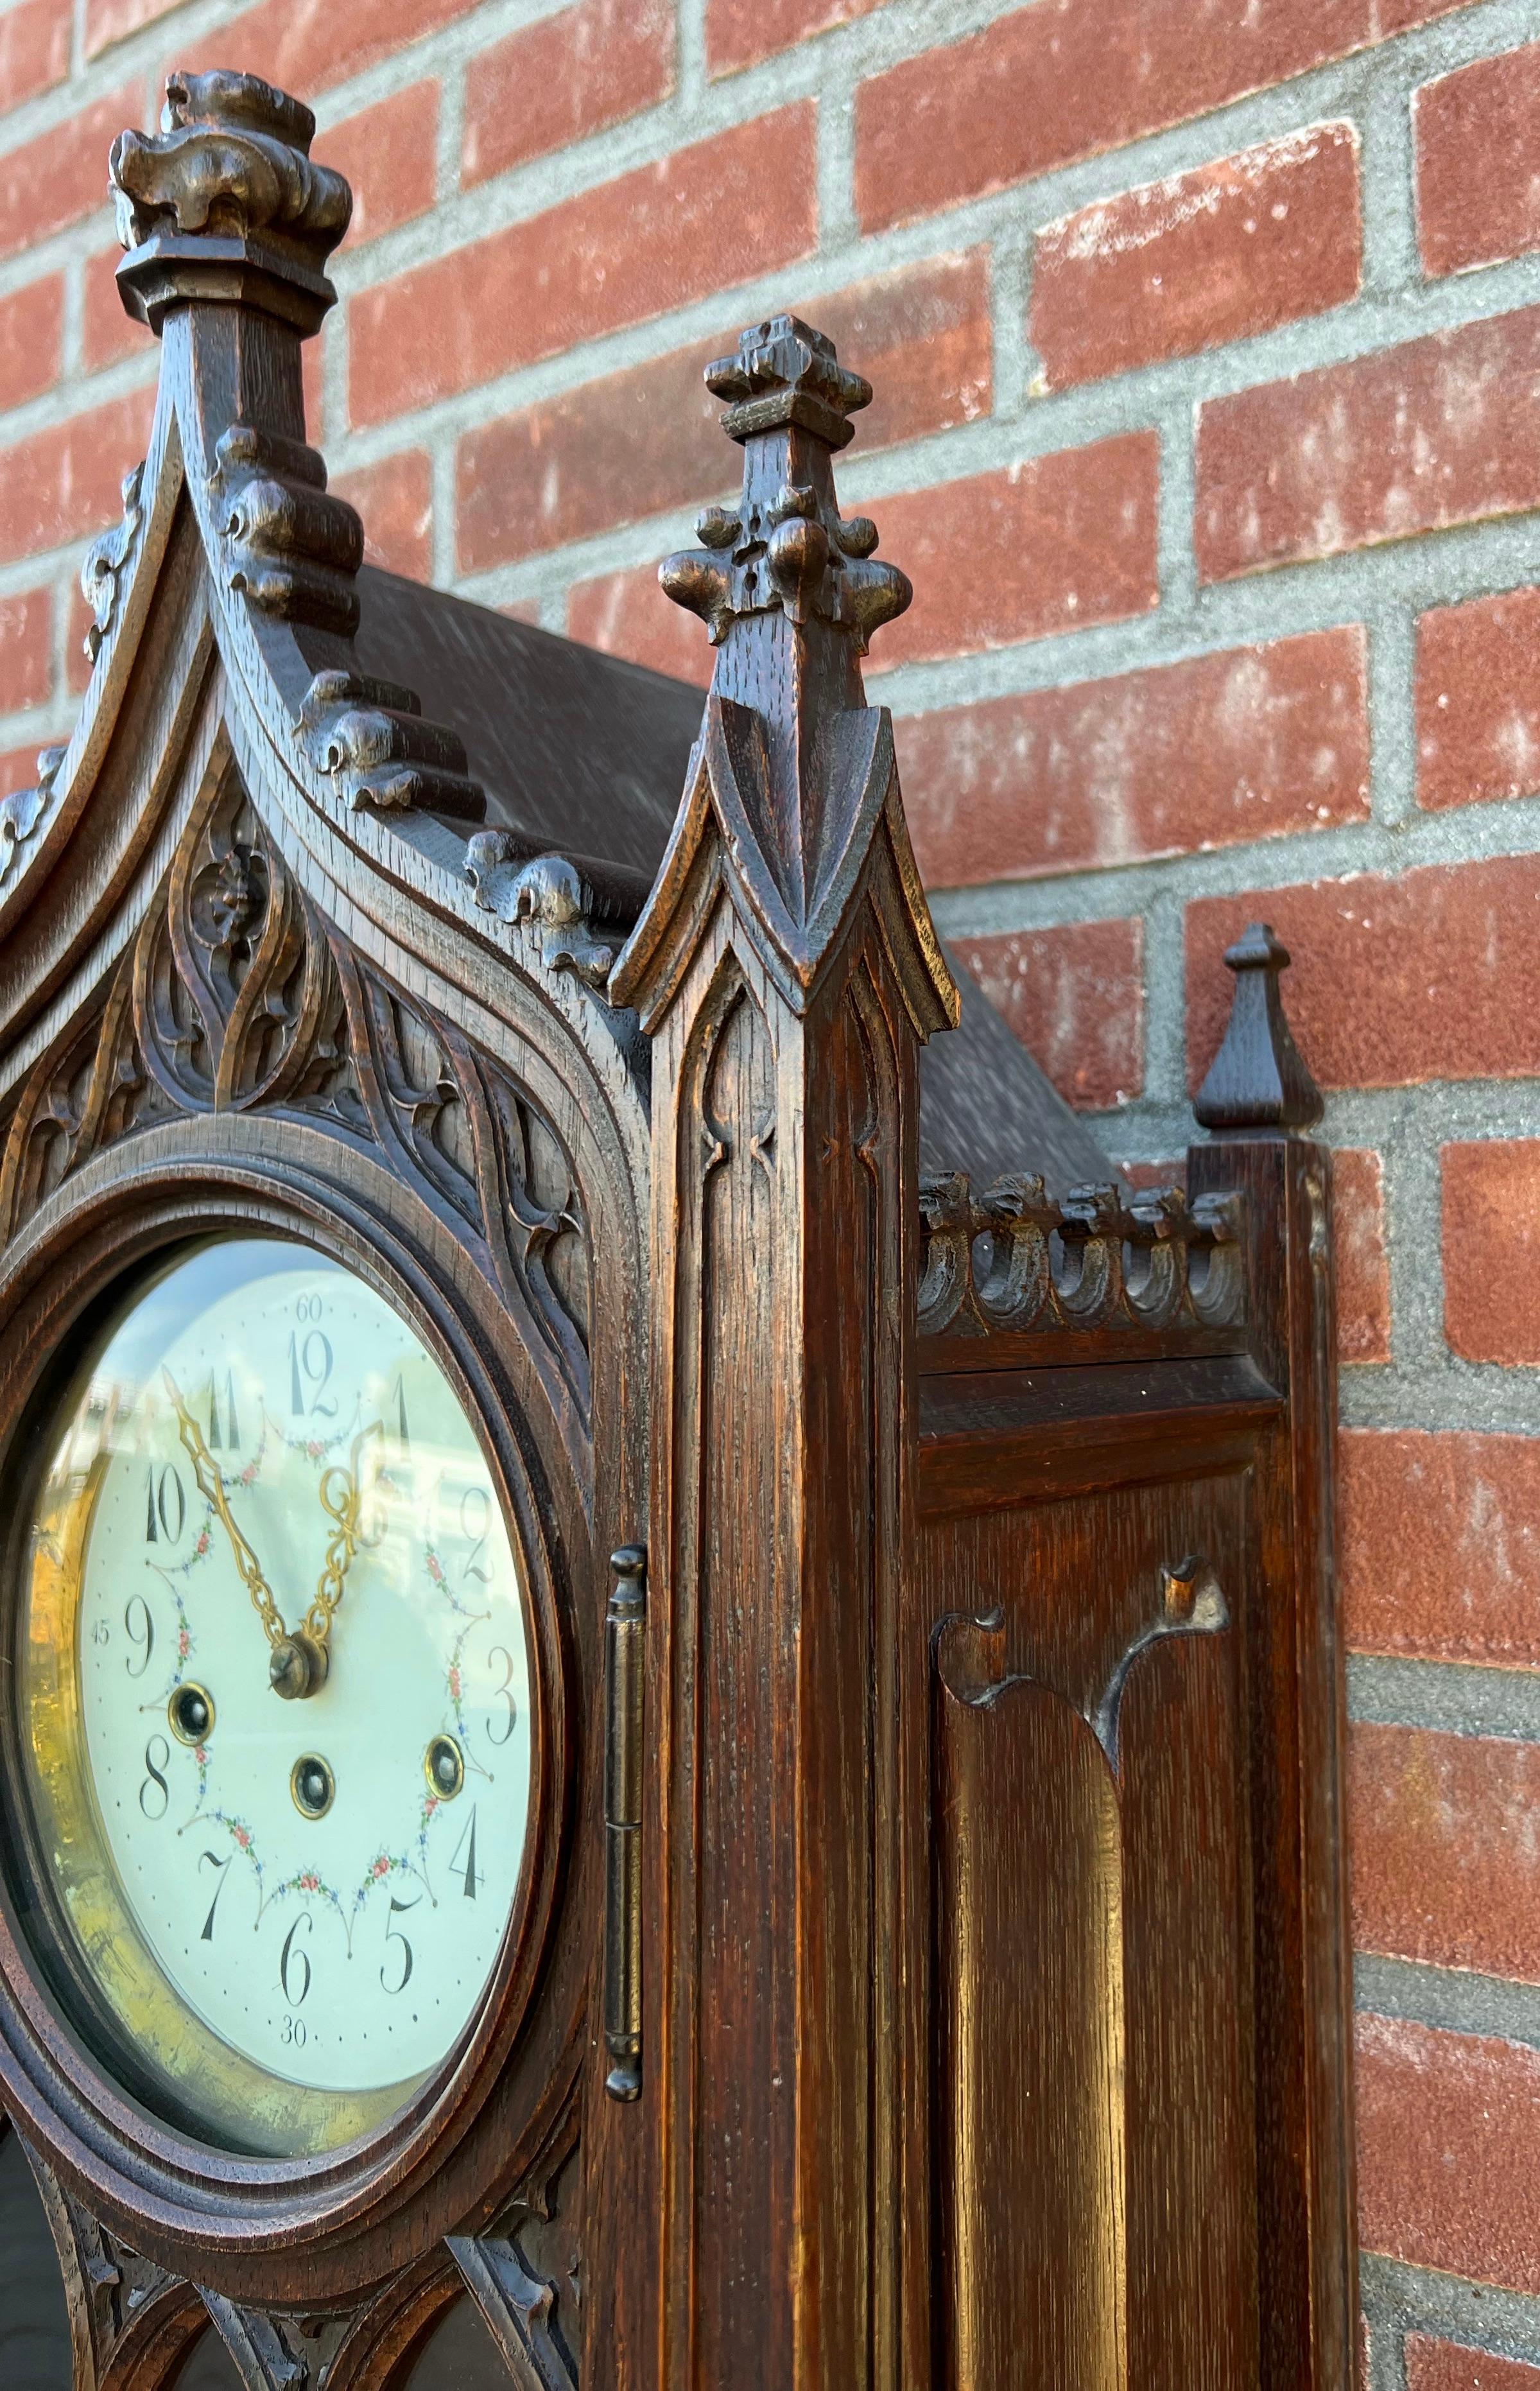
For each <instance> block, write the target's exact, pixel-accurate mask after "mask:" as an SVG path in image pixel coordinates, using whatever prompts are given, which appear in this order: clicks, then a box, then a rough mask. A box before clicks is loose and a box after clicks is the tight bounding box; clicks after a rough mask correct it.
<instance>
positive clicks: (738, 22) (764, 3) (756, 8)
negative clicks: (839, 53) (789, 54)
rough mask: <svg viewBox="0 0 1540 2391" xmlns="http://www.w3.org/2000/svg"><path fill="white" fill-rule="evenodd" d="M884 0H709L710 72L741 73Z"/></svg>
mask: <svg viewBox="0 0 1540 2391" xmlns="http://www.w3.org/2000/svg"><path fill="white" fill-rule="evenodd" d="M882 4H883V0H705V57H706V71H707V72H708V73H710V74H713V75H726V74H736V73H737V71H738V70H739V69H740V67H751V66H754V65H756V64H757V62H758V60H759V59H760V58H771V57H773V55H774V54H775V52H776V51H777V50H789V49H790V48H791V46H792V45H793V43H794V42H805V41H807V40H808V39H809V37H810V36H811V35H812V34H814V33H826V32H828V30H829V28H830V26H831V25H848V23H849V22H850V19H852V18H853V17H864V16H866V15H867V14H868V12H869V11H870V10H871V9H873V8H878V7H881V6H882Z"/></svg>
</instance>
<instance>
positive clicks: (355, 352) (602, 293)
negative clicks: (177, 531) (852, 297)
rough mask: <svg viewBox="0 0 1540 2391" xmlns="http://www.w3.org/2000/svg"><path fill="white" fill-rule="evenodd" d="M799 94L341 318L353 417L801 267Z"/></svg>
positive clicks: (415, 401)
mask: <svg viewBox="0 0 1540 2391" xmlns="http://www.w3.org/2000/svg"><path fill="white" fill-rule="evenodd" d="M817 238H818V223H817V199H816V193H815V158H814V110H813V103H812V102H811V101H810V100H804V101H801V102H799V103H798V104H797V105H796V106H795V107H793V108H786V109H783V110H780V111H779V112H778V113H777V114H776V115H773V116H764V117H759V118H757V119H756V120H755V122H753V123H749V124H742V125H735V126H734V127H733V128H732V129H731V132H727V133H720V134H718V135H716V136H714V137H713V138H712V139H711V140H709V141H701V142H697V143H696V144H695V146H694V147H693V148H692V149H680V150H676V152H675V153H674V155H673V156H672V157H670V158H665V159H663V160H661V161H660V162H658V164H656V165H655V166H643V167H641V168H639V169H638V170H637V172H636V173H634V174H623V175H621V176H620V177H619V179H618V180H617V181H615V182H613V183H606V184H602V185H601V186H600V187H598V189H596V190H591V191H585V192H583V193H581V194H580V195H579V196H578V197H576V198H575V199H571V200H563V202H562V203H561V205H560V206H558V207H554V208H550V209H548V210H547V212H546V213H545V214H543V215H539V216H534V217H532V218H530V219H529V220H528V221H527V222H525V223H524V224H516V225H511V226H509V227H508V228H507V229H506V231H503V232H498V233H493V234H491V235H490V236H489V237H488V238H487V239H485V240H480V241H475V242H472V244H471V245H470V246H469V247H468V248H465V249H460V250H456V251H454V252H451V254H450V255H449V256H447V257H444V258H438V259H435V260H434V262H433V264H431V265H421V266H418V267H416V268H415V269H414V270H413V271H411V272H410V273H407V274H402V275H398V276H396V277H395V279H394V280H393V281H389V282H383V283H380V284H378V285H376V287H375V288H374V289H373V290H371V291H363V292H361V293H360V294H359V296H358V297H357V298H356V299H355V301H354V302H353V304H352V306H351V307H350V308H349V311H348V330H349V336H350V350H351V356H350V391H351V409H352V417H353V420H354V422H355V423H380V422H383V421H385V420H387V419H388V418H389V417H391V416H393V415H398V414H400V413H402V412H403V411H404V410H405V409H406V408H408V407H421V406H423V405H425V404H426V403H427V402H428V401H429V400H432V399H435V398H445V397H447V396H448V395H449V394H451V393H453V392H455V391H460V390H468V389H470V388H471V387H472V385H473V384H474V383H476V382H481V381H490V380H491V378H492V377H493V375H494V374H499V373H507V372H509V371H511V369H512V368H514V367H516V366H524V365H530V364H532V363H533V362H534V361H535V359H536V358H537V357H546V356H553V355H556V354H557V352H558V351H560V350H562V349H567V348H571V347H574V346H575V345H576V343H577V342H579V341H588V340H594V339H597V338H598V337H599V335H600V334H601V333H603V332H613V331H615V330H618V328H619V327H620V326H621V325H622V324H631V323H640V322H641V321H642V320H644V319H645V318H646V317H652V316H657V315H661V314H663V313H664V312H665V311H666V309H668V308H670V307H678V306H682V305H684V304H686V303H687V302H688V301H690V300H692V299H700V298H704V297H705V296H706V295H707V294H708V293H709V292H710V291H717V290H719V289H722V288H724V287H726V286H729V285H731V284H732V283H735V282H742V281H747V280H748V279H749V278H751V277H753V276H755V275H758V274H762V273H765V272H767V271H768V270H769V269H770V268H771V267H774V266H783V265H791V264H792V263H793V261H794V260H795V259H796V258H799V257H805V256H807V255H808V253H809V251H810V250H811V249H812V248H813V246H814V243H815V242H816V240H817Z"/></svg>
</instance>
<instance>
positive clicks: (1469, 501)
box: [1195, 307, 1540, 581]
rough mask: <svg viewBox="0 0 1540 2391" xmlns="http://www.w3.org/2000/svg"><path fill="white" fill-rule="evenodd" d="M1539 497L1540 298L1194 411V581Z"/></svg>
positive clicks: (1335, 551)
mask: <svg viewBox="0 0 1540 2391" xmlns="http://www.w3.org/2000/svg"><path fill="white" fill-rule="evenodd" d="M1535 506H1540V307H1527V308H1522V309H1521V310H1520V311H1519V312H1518V313H1517V314H1515V315H1511V316H1498V317H1492V318H1491V319H1489V320H1488V321H1486V322H1485V323H1477V324H1461V325H1457V326H1456V328H1455V329H1454V330H1451V331H1447V332H1431V333H1429V334H1428V335H1427V336H1426V337H1425V338H1423V339H1422V340H1417V341H1408V342H1406V343H1405V344H1404V346H1403V347H1401V348H1397V349H1387V350H1384V351H1382V352H1381V354H1380V355H1378V356H1372V357H1356V358H1354V359H1353V360H1352V362H1351V363H1349V364H1347V365H1339V366H1326V367H1325V368H1322V369H1321V370H1320V371H1319V372H1316V373H1308V374H1301V375H1299V376H1297V377H1296V379H1295V380H1294V381H1277V382H1268V383H1266V384H1264V385H1263V386H1262V388H1261V389H1258V390H1245V391H1241V392H1238V393H1237V394H1236V395H1235V396H1233V397H1228V398H1212V399H1210V400H1209V401H1208V402H1207V403H1206V404H1205V405H1204V406H1203V407H1201V408H1200V409H1199V411H1198V428H1197V523H1196V531H1195V539H1196V545H1197V561H1198V567H1199V570H1200V572H1201V574H1202V576H1203V578H1204V579H1205V580H1206V581H1223V580H1226V579H1228V578H1230V577H1231V576H1232V575H1235V574H1237V573H1254V572H1256V571H1257V570H1259V568H1261V567H1262V566H1264V565H1270V564H1288V563H1293V562H1298V561H1299V560H1300V559H1301V558H1302V557H1311V556H1336V555H1339V554H1340V553H1341V552H1342V551H1343V550H1344V549H1354V548H1368V547H1373V546H1375V545H1376V544H1377V543H1378V542H1379V541H1381V540H1388V539H1406V538H1409V537H1410V536H1413V535H1414V534H1416V533H1418V532H1425V531H1439V530H1443V529H1446V528H1447V527H1448V526H1449V525H1450V524H1452V523H1475V522H1479V521H1481V520H1482V519H1484V518H1485V517H1487V516H1490V515H1510V514H1521V513H1523V512H1525V511H1527V510H1528V509H1529V508H1532V507H1535Z"/></svg>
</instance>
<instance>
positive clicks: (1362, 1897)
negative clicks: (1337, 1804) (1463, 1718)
mask: <svg viewBox="0 0 1540 2391" xmlns="http://www.w3.org/2000/svg"><path fill="white" fill-rule="evenodd" d="M1536 1816H1540V1744H1535V1743H1510V1742H1508V1741H1505V1740H1499V1739H1498V1738H1496V1737H1495V1736H1476V1735H1437V1734H1433V1733H1430V1732H1429V1731H1428V1730H1427V1729H1425V1728H1421V1727H1407V1726H1369V1725H1357V1726H1355V1727H1354V1728H1353V1729H1352V1735H1351V1737H1350V1738H1349V1746H1348V1840H1349V1848H1350V1850H1351V1852H1352V1932H1353V1941H1354V1943H1355V1944H1356V1945H1357V1946H1358V1948H1359V1949H1360V1950H1361V1951H1379V1952H1383V1953H1386V1954H1388V1955H1389V1956H1390V1957H1391V1958H1396V1959H1415V1960H1418V1961H1420V1962H1421V1963H1422V1964H1423V1965H1425V1966H1428V1967H1435V1968H1469V1969H1474V1970H1475V1971H1477V1972H1478V1973H1479V1974H1482V1975H1485V1976H1507V1977H1511V1978H1514V1979H1516V1980H1518V1981H1519V1982H1521V1983H1523V1984H1540V1898H1537V1897H1540V1839H1537V1838H1536V1836H1535V1833H1534V1821H1535V1818H1536Z"/></svg>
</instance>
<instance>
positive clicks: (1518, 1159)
mask: <svg viewBox="0 0 1540 2391" xmlns="http://www.w3.org/2000/svg"><path fill="white" fill-rule="evenodd" d="M1515 1009H1516V1010H1517V1009H1518V1008H1517V1007H1516V1008H1515ZM1440 1160H1441V1163H1442V1165H1443V1333H1444V1336H1445V1338H1447V1340H1448V1342H1449V1345H1450V1347H1451V1349H1452V1350H1453V1351H1455V1352H1456V1353H1458V1354H1460V1355H1462V1356H1463V1358H1464V1359H1465V1360H1466V1361H1468V1362H1508V1363H1513V1362H1540V1138H1531V1137H1515V1138H1496V1137H1495V1138H1483V1139H1481V1140H1478V1141H1476V1142H1474V1143H1472V1144H1461V1145H1446V1146H1445V1147H1444V1148H1443V1153H1442V1155H1441V1157H1440Z"/></svg>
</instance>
